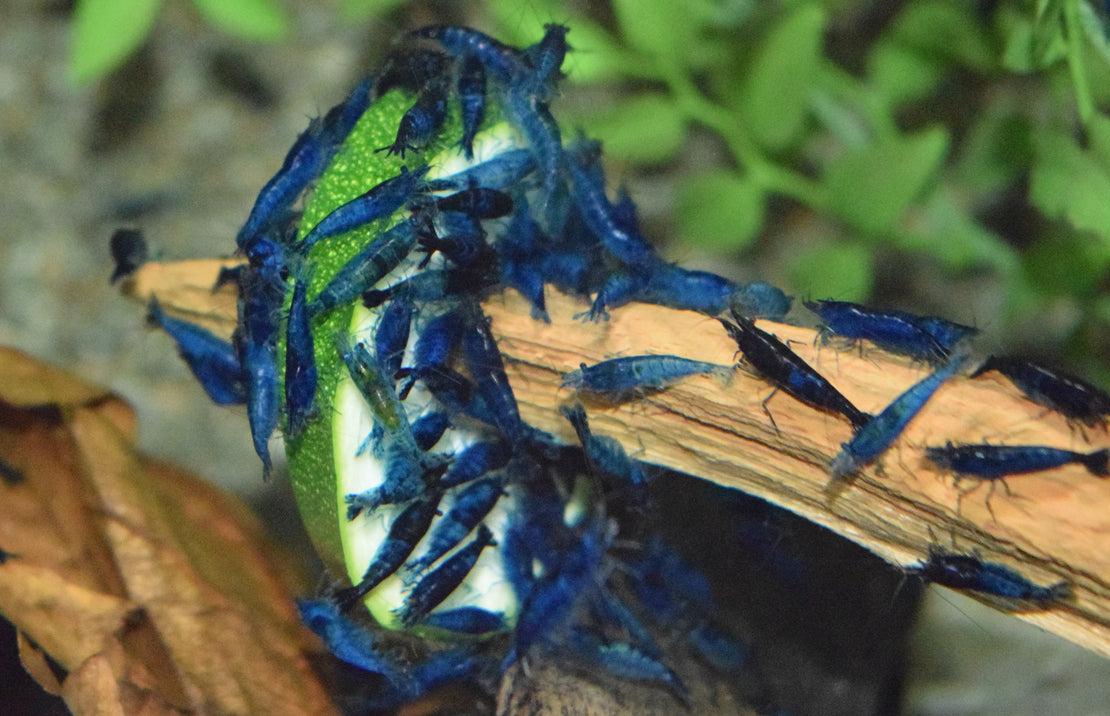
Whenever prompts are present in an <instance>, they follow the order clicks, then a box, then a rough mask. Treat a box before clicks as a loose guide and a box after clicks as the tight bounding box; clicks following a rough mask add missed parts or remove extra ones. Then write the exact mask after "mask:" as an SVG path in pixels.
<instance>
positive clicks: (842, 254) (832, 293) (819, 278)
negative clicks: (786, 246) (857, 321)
mask: <svg viewBox="0 0 1110 716" xmlns="http://www.w3.org/2000/svg"><path fill="white" fill-rule="evenodd" d="M872 274H873V270H872V266H871V251H870V250H869V249H868V248H867V247H866V246H865V245H863V244H861V243H857V242H852V243H829V244H822V245H820V246H817V247H814V248H812V249H810V250H809V251H806V252H805V253H803V254H802V255H801V256H798V257H797V258H796V259H794V261H793V262H792V263H791V265H790V282H791V285H793V286H796V287H797V288H798V290H799V291H801V292H802V293H803V294H805V295H807V296H811V297H813V298H817V299H821V298H836V299H838V300H841V301H855V302H860V301H864V300H866V298H867V297H868V295H870V293H871V280H872Z"/></svg>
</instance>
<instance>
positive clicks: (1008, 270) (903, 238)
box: [894, 186, 1021, 276]
mask: <svg viewBox="0 0 1110 716" xmlns="http://www.w3.org/2000/svg"><path fill="white" fill-rule="evenodd" d="M910 224H911V226H910V228H909V229H908V230H907V231H905V232H899V233H898V234H896V236H895V237H894V238H895V241H894V243H895V244H896V245H897V246H899V247H900V248H903V249H909V250H913V251H920V252H922V253H925V254H929V255H931V256H934V257H936V258H937V259H939V260H940V261H941V262H942V263H943V264H944V265H945V267H947V268H949V269H952V270H956V271H962V270H967V269H971V268H982V267H986V268H990V269H993V270H994V271H996V272H998V273H999V274H1000V275H1002V276H1013V275H1015V274H1016V273H1017V272H1018V269H1019V268H1020V267H1021V260H1020V257H1019V256H1018V254H1017V252H1016V251H1015V250H1014V248H1013V247H1012V246H1010V245H1009V244H1008V243H1006V242H1005V241H1003V240H1002V238H1001V237H1000V236H998V235H997V234H995V233H994V232H993V231H990V230H989V229H987V228H985V227H984V226H983V225H982V224H980V223H979V222H977V221H976V220H975V219H974V218H973V217H972V216H971V215H970V214H969V213H968V211H967V208H966V207H964V206H962V205H961V202H960V201H959V199H958V197H957V196H956V193H955V191H954V190H953V189H952V188H950V187H947V186H940V187H937V190H936V191H935V192H933V194H932V195H931V196H930V197H929V199H928V200H927V201H926V202H925V203H924V206H923V207H922V211H921V212H918V213H916V215H915V216H913V217H912V220H911V222H910Z"/></svg>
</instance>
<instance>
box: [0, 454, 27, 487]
mask: <svg viewBox="0 0 1110 716" xmlns="http://www.w3.org/2000/svg"><path fill="white" fill-rule="evenodd" d="M25 479H27V476H26V475H24V474H23V471H22V470H20V469H19V468H18V467H16V466H15V465H13V464H11V463H10V462H8V461H7V460H5V459H3V458H0V481H3V483H4V484H5V485H9V486H10V485H18V484H19V483H21V482H23V481H24V480H25Z"/></svg>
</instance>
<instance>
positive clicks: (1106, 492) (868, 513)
mask: <svg viewBox="0 0 1110 716" xmlns="http://www.w3.org/2000/svg"><path fill="white" fill-rule="evenodd" d="M152 266H153V265H148V266H146V267H143V269H141V270H140V275H139V276H137V277H136V280H135V282H134V283H133V284H132V286H143V287H150V286H152V285H157V284H158V281H164V280H165V279H166V277H167V276H168V275H170V274H169V273H163V274H161V275H160V276H159V278H158V279H157V281H154V282H153V284H152V283H151V282H147V281H145V280H142V281H141V280H140V278H141V277H142V274H143V273H144V272H146V271H148V270H151V267H152ZM217 266H218V264H216V263H213V264H212V267H211V269H210V270H211V272H212V273H211V275H213V276H214V274H215V272H216V271H217V270H218V268H217ZM196 268H198V267H193V269H196ZM209 285H210V284H209ZM163 288H165V289H166V290H167V291H168V290H170V287H161V286H160V287H159V288H158V289H157V290H158V292H159V295H160V296H161V294H162V291H163ZM146 290H147V293H145V294H144V293H143V292H142V291H139V290H135V289H134V288H133V289H132V292H131V295H133V296H135V297H136V298H140V299H142V300H146V299H147V298H148V297H149V290H153V289H152V288H148V289H146ZM163 302H165V301H163ZM547 304H548V305H547V308H548V312H549V313H550V315H551V323H550V324H547V323H542V322H539V321H536V320H533V319H532V318H531V317H530V307H529V305H528V304H527V302H526V301H525V300H524V299H523V298H521V297H520V296H519V295H518V294H515V293H513V292H507V293H505V294H504V295H501V296H496V297H494V298H491V299H490V300H488V301H487V302H486V304H485V308H486V310H487V312H488V313H489V315H490V316H491V317H492V318H493V324H492V330H493V333H494V335H495V336H496V337H497V338H498V339H499V345H500V348H501V352H502V354H503V356H504V357H505V362H506V369H507V371H508V374H509V378H510V380H511V382H512V386H513V390H514V392H515V393H516V397H517V400H518V402H519V403H520V408H521V414H522V415H523V417H524V418H525V419H526V420H527V421H528V422H530V423H532V424H533V425H535V426H536V427H539V428H541V429H544V430H547V431H549V432H551V433H554V434H555V435H558V436H560V437H562V438H564V439H566V440H568V441H573V440H574V435H573V432H572V431H571V430H570V427H569V425H568V424H567V423H566V421H565V420H564V419H563V418H562V417H560V416H559V414H558V410H557V408H558V406H559V405H560V404H562V403H564V402H567V401H572V400H574V399H575V396H574V395H573V394H572V393H571V392H570V391H568V390H566V389H562V388H561V380H562V376H563V375H564V374H565V373H567V372H569V371H571V370H573V369H575V368H577V367H578V366H579V364H580V363H582V362H586V363H592V362H596V361H600V360H603V359H605V358H613V357H617V356H622V355H640V354H673V355H679V356H684V357H688V358H696V359H698V360H705V361H713V362H716V363H722V364H728V363H731V362H733V360H734V353H735V349H736V346H735V344H734V343H733V342H732V341H731V340H730V339H729V338H728V336H727V335H726V334H725V332H724V330H723V329H722V328H721V326H720V324H718V323H717V321H715V320H713V319H710V318H707V317H705V316H703V315H700V314H697V313H692V312H688V311H675V310H671V309H666V308H661V307H658V306H648V305H639V304H637V305H630V306H625V307H622V308H618V309H616V310H614V311H612V317H611V319H610V320H609V321H607V322H603V323H599V324H593V323H588V322H583V321H581V320H575V318H574V316H575V315H576V314H578V313H581V312H582V311H583V310H585V309H586V308H587V306H586V305H585V304H584V303H582V302H580V301H578V300H576V299H572V298H569V297H566V296H563V295H561V294H559V293H557V292H555V291H548V296H547ZM225 305H227V304H226V303H225ZM230 306H231V310H232V311H233V310H234V301H232V302H230ZM178 308H179V309H180V310H182V311H186V312H187V311H188V307H187V306H185V307H178ZM204 310H206V311H210V310H212V309H211V307H206V308H205V309H204ZM233 323H234V316H233V313H232V315H231V324H230V325H233ZM224 325H228V324H227V323H224ZM760 327H761V328H763V329H764V330H767V331H770V332H773V333H774V334H776V335H777V336H778V337H779V338H780V339H782V340H790V341H792V343H791V345H792V347H793V348H794V350H795V352H797V353H798V354H799V355H800V356H801V357H802V358H803V359H805V360H806V361H807V362H809V363H810V364H811V365H814V366H815V367H817V368H818V369H819V370H820V371H821V372H822V374H823V375H825V376H826V377H827V378H828V379H829V380H830V381H831V382H832V383H833V384H834V385H835V386H836V387H837V388H838V389H839V390H840V391H841V392H842V393H844V395H845V396H847V397H848V398H849V399H850V400H851V401H852V402H853V403H855V404H856V405H857V406H858V407H859V408H860V409H862V410H865V411H868V412H879V411H881V410H882V409H883V408H884V407H885V406H886V405H887V404H888V403H889V402H890V401H891V400H893V399H894V398H895V397H897V396H898V395H899V394H900V393H901V392H902V391H904V390H905V389H906V388H908V387H909V386H911V385H913V384H914V383H916V382H917V381H918V380H920V379H921V378H923V377H924V376H925V375H926V374H927V370H928V369H927V368H925V367H922V366H919V365H912V364H911V363H910V362H909V361H907V360H906V359H903V358H900V357H897V356H890V355H887V354H885V353H883V352H882V351H879V350H868V351H866V353H865V354H864V355H862V356H861V355H860V353H859V352H858V351H838V350H835V349H834V348H832V347H828V346H826V347H824V348H822V349H820V350H819V349H818V346H816V345H815V340H814V339H815V332H814V331H813V330H810V329H805V328H798V327H794V326H787V325H782V324H775V323H769V322H766V321H761V322H760ZM990 375H991V376H992V377H984V378H980V379H976V380H969V379H968V378H966V377H963V376H957V377H956V378H954V379H953V380H951V381H949V382H948V383H947V384H945V385H944V386H942V387H941V389H940V390H939V391H938V392H937V394H936V395H935V396H934V397H933V399H932V400H931V401H930V402H929V403H928V404H927V405H926V406H925V408H924V409H923V410H922V411H921V413H920V414H919V415H918V416H917V417H916V418H915V419H914V420H913V421H912V422H911V423H910V425H909V426H908V428H907V429H906V431H905V433H904V434H903V435H902V436H901V438H900V439H899V440H898V441H897V442H896V443H895V444H894V445H893V446H892V447H891V449H890V450H889V451H888V452H887V453H886V454H885V455H884V456H883V458H882V459H881V461H880V463H879V464H877V465H874V466H872V467H870V468H867V469H865V470H864V471H863V472H862V473H861V474H860V475H858V476H856V477H855V478H853V479H851V480H849V481H847V482H846V483H844V484H838V485H837V486H836V487H835V488H830V480H829V473H828V464H829V461H830V460H831V459H832V458H833V456H834V455H835V454H836V453H837V452H838V451H839V449H840V445H841V443H843V442H846V441H847V440H849V439H850V438H851V428H850V426H849V424H848V422H847V421H846V420H844V419H843V418H841V417H839V416H834V415H827V414H824V413H821V412H818V411H816V410H814V409H812V408H810V407H808V406H806V405H804V404H802V403H800V402H798V401H796V400H794V399H793V398H792V397H790V396H788V395H785V394H782V393H780V394H778V395H776V396H775V397H774V398H773V399H772V400H771V401H770V402H769V403H768V404H767V408H768V409H769V410H770V411H772V412H773V414H774V416H775V421H776V423H777V425H778V428H779V430H778V431H776V430H775V428H774V427H773V426H772V425H771V422H770V420H769V419H768V417H767V415H766V413H765V412H764V410H763V406H762V403H763V401H764V400H765V399H766V398H767V396H768V395H769V394H770V392H771V386H769V385H768V384H767V383H766V382H765V381H763V380H761V379H759V378H756V377H754V376H752V375H750V374H749V373H747V372H745V371H743V370H737V371H736V372H735V373H734V375H733V377H732V379H731V380H730V381H723V380H722V379H720V378H716V377H710V376H694V377H691V378H687V379H685V380H683V381H681V382H680V383H678V384H676V385H674V386H672V387H671V388H669V389H667V390H664V391H661V392H657V393H653V394H650V395H646V396H644V398H643V399H642V400H638V401H634V402H629V403H626V404H622V405H611V404H603V403H596V402H593V403H591V402H588V401H587V408H588V410H589V413H590V421H591V426H592V428H593V430H594V431H595V432H598V433H601V434H605V435H609V436H612V437H614V438H616V439H617V440H619V441H620V442H621V443H622V445H623V446H624V447H625V449H626V450H627V451H628V452H629V453H630V454H632V455H633V456H634V457H636V458H638V459H640V460H642V461H644V462H647V463H651V464H655V465H661V466H665V467H668V468H671V469H674V470H678V471H681V472H685V473H688V474H690V475H695V476H698V477H700V478H702V479H706V480H712V481H713V482H716V483H719V484H721V485H724V486H727V487H731V488H736V489H740V490H743V491H745V492H748V493H750V494H753V495H757V496H759V497H761V498H764V499H766V500H768V501H770V502H773V503H775V504H777V505H779V506H781V507H784V508H786V509H788V510H790V511H792V512H794V513H796V514H799V515H801V516H803V517H805V518H807V519H809V520H812V521H813V522H816V523H819V524H821V525H824V526H825V527H827V528H829V529H831V530H833V531H835V532H837V533H839V534H841V535H843V536H844V537H847V538H848V539H851V540H853V541H855V542H857V543H859V544H860V545H863V546H864V547H866V548H867V549H869V550H871V551H873V552H875V553H876V554H878V555H880V556H881V557H883V558H884V559H886V560H888V561H890V562H892V563H895V564H899V565H909V564H913V563H916V562H918V561H919V560H921V559H923V558H924V557H925V555H926V552H927V550H928V545H929V544H930V543H933V542H938V543H940V544H941V545H942V546H944V547H946V548H948V549H955V550H959V551H961V552H970V551H972V550H978V551H979V554H980V556H981V557H982V558H983V559H984V560H989V561H992V562H1000V563H1002V564H1005V565H1007V566H1010V567H1013V568H1015V569H1017V570H1018V571H1020V572H1021V573H1022V574H1023V575H1025V576H1026V577H1028V578H1029V579H1031V580H1033V581H1034V582H1036V583H1038V584H1050V583H1053V582H1056V581H1059V580H1062V579H1063V580H1067V581H1069V582H1070V583H1071V584H1072V585H1073V587H1074V590H1075V599H1074V600H1073V601H1071V602H1068V603H1064V604H1060V605H1058V606H1056V607H1054V608H1052V609H1050V610H1046V611H1041V612H1025V613H1021V614H1019V615H1018V616H1019V617H1020V618H1022V619H1025V620H1028V621H1030V622H1033V623H1035V624H1038V625H1039V626H1041V627H1043V628H1045V629H1047V630H1049V631H1052V632H1055V633H1057V634H1060V635H1061V636H1063V637H1065V638H1067V639H1070V640H1071V641H1073V642H1075V643H1077V644H1080V645H1082V646H1084V647H1086V648H1088V649H1091V650H1093V651H1095V652H1098V653H1100V654H1103V655H1104V656H1110V481H1107V480H1100V479H1097V478H1094V477H1092V476H1091V475H1090V474H1089V473H1087V472H1086V470H1084V469H1083V468H1082V467H1079V466H1069V467H1065V468H1061V469H1058V470H1052V471H1046V472H1042V473H1036V474H1031V475H1022V476H1016V477H1012V478H1010V479H1009V480H1008V481H1007V482H1008V484H1009V487H1010V489H1011V491H1012V492H1013V496H1009V495H1007V494H1006V491H1005V490H1004V489H1002V488H1001V486H999V489H996V490H995V492H994V494H993V496H992V497H991V498H990V507H991V508H993V513H992V510H990V509H988V506H987V499H986V498H987V493H988V488H989V486H987V485H984V486H983V487H981V488H980V489H978V490H976V491H974V492H971V493H970V494H967V495H966V496H964V497H963V499H962V500H960V491H961V490H965V489H966V488H967V487H968V486H969V485H970V483H969V482H967V481H965V482H964V483H962V484H961V488H960V489H957V488H956V487H955V486H954V485H953V480H952V476H950V475H944V474H942V473H940V472H938V471H937V469H936V468H935V467H933V466H932V465H931V464H929V463H928V462H927V461H926V460H925V458H924V447H925V445H943V444H944V443H945V441H948V440H952V441H953V442H995V443H1003V442H1005V443H1009V444H1027V445H1049V446H1055V447H1062V448H1068V449H1073V450H1083V451H1089V450H1093V449H1096V448H1101V447H1107V446H1110V437H1108V435H1107V433H1106V432H1105V431H1103V430H1098V429H1087V430H1086V433H1085V435H1084V434H1083V433H1081V432H1080V431H1079V430H1072V428H1071V427H1070V426H1069V425H1068V423H1067V421H1065V420H1064V418H1062V417H1061V416H1059V415H1058V414H1056V413H1052V412H1048V411H1046V410H1045V409H1043V408H1042V407H1041V406H1039V405H1037V404H1035V403H1032V402H1030V401H1028V400H1026V399H1025V398H1024V397H1023V396H1022V394H1021V393H1020V391H1018V390H1017V388H1015V387H1014V386H1013V385H1011V384H1010V383H1009V382H1008V381H1007V380H1006V379H1005V378H1002V377H1001V376H997V374H990Z"/></svg>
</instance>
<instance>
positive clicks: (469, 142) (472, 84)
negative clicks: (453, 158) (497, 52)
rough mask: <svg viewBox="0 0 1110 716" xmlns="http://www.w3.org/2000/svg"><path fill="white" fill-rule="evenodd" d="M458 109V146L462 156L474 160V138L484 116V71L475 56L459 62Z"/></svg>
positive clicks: (469, 56)
mask: <svg viewBox="0 0 1110 716" xmlns="http://www.w3.org/2000/svg"><path fill="white" fill-rule="evenodd" d="M456 86H457V88H458V92H459V107H460V110H461V111H460V114H461V115H462V126H463V131H462V139H460V140H459V146H460V147H462V150H463V155H464V156H465V157H466V158H467V159H470V160H473V159H474V136H475V135H476V134H478V128H479V127H481V126H482V120H483V119H485V116H486V70H485V68H484V67H482V61H481V60H479V59H478V58H477V57H476V56H475V55H471V54H467V55H464V56H463V57H462V60H461V61H460V62H459V79H458V84H457V85H456Z"/></svg>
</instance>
